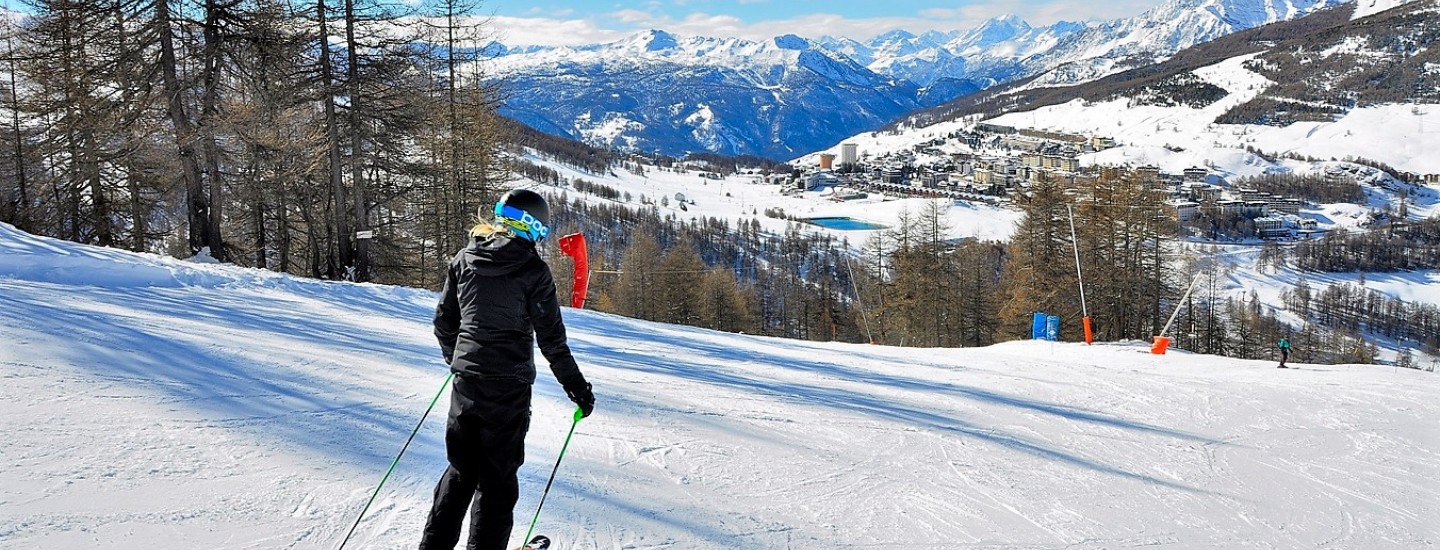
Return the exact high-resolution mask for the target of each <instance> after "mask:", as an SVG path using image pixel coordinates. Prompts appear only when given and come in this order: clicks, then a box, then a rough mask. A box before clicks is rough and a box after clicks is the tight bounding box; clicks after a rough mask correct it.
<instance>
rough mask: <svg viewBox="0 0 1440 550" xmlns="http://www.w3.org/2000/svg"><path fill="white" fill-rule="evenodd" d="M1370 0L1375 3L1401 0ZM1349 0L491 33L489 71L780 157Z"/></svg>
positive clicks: (530, 88) (541, 99) (542, 96)
mask: <svg viewBox="0 0 1440 550" xmlns="http://www.w3.org/2000/svg"><path fill="white" fill-rule="evenodd" d="M1361 1H1362V2H1367V4H1366V5H1365V6H1359V7H1358V9H1357V12H1365V13H1369V12H1373V11H1376V10H1379V9H1383V8H1385V7H1387V6H1389V5H1391V4H1395V3H1403V2H1404V0H1361ZM1342 3H1343V1H1342V0H1168V1H1167V2H1165V3H1164V4H1161V5H1159V6H1157V7H1155V8H1154V9H1151V10H1149V11H1147V12H1145V13H1143V14H1140V15H1139V16H1136V17H1134V18H1128V19H1119V20H1113V21H1104V22H1090V23H1078V22H1068V21H1061V22H1057V23H1055V24H1052V25H1046V26H1040V27H1035V26H1032V25H1030V24H1029V23H1027V22H1025V21H1023V20H1021V19H1019V18H1017V17H1014V16H1005V17H999V18H995V19H992V20H989V21H986V22H985V23H984V24H982V25H980V26H979V27H976V28H974V29H967V30H955V31H951V32H927V33H924V34H919V35H916V34H914V33H910V32H906V31H903V30H897V31H892V32H888V33H885V34H882V35H879V36H876V37H874V38H871V39H868V40H864V41H861V40H855V39H851V38H837V37H829V36H826V37H819V38H815V39H808V38H802V37H798V36H793V35H787V36H781V37H777V38H774V39H772V40H768V41H762V42H755V41H748V40H742V39H735V38H726V39H722V38H708V37H699V36H687V37H681V36H675V35H672V34H669V33H666V32H664V31H659V30H651V31H645V32H642V33H638V34H635V35H632V36H630V37H628V38H626V39H624V40H620V41H617V42H611V43H606V44H593V45H587V46H578V47H525V48H515V49H510V48H506V47H504V46H502V45H494V46H493V47H492V50H491V51H493V52H495V53H496V57H495V58H494V59H493V60H492V61H491V62H490V66H489V67H488V70H489V72H490V74H492V75H493V76H494V77H495V78H497V79H499V80H501V81H503V82H504V84H505V88H506V90H507V101H506V105H505V108H504V111H505V112H506V113H507V114H510V115H512V116H514V117H515V118H517V119H519V120H521V121H523V122H525V123H527V124H530V125H532V126H534V127H536V128H539V129H541V130H544V131H547V132H551V133H554V134H558V135H565V136H569V137H573V138H576V139H581V140H584V141H587V142H590V143H595V144H603V145H609V146H615V147H618V148H622V149H632V150H640V151H658V152H663V153H666V154H672V155H681V154H684V153H686V152H690V151H710V152H717V153H722V154H753V155H761V156H766V157H770V158H776V159H785V158H792V157H794V156H798V155H799V154H803V153H807V152H810V151H814V150H817V149H819V148H822V147H826V146H829V145H831V144H833V143H835V142H836V141H838V140H839V139H841V138H843V137H845V136H849V135H853V134H856V133H859V132H862V131H866V130H870V129H874V128H877V127H879V126H882V125H884V124H885V123H888V122H890V121H892V120H894V119H896V118H898V117H899V116H900V115H902V114H904V113H907V112H909V111H912V110H915V109H919V108H923V107H929V106H934V105H939V104H941V103H944V102H946V101H949V100H951V99H954V98H956V97H960V96H963V95H967V94H970V93H973V92H975V91H978V90H981V89H984V88H987V87H990V86H994V85H997V84H1004V83H1008V82H1013V81H1016V80H1020V79H1025V78H1030V77H1036V76H1038V77H1039V78H1038V80H1037V82H1042V83H1051V84H1055V83H1076V82H1082V81H1087V80H1092V79H1095V78H1099V77H1101V76H1104V75H1107V74H1112V73H1115V72H1118V71H1121V70H1124V69H1128V68H1133V67H1136V66H1141V65H1147V64H1151V63H1155V62H1158V61H1160V60H1163V59H1165V58H1167V57H1168V56H1170V55H1172V54H1174V53H1175V52H1177V51H1180V50H1182V49H1184V48H1187V47H1190V46H1193V45H1195V44H1199V43H1202V42H1205V41H1208V40H1212V39H1214V38H1217V37H1220V36H1224V35H1226V34H1230V33H1233V32H1235V31H1239V30H1244V29H1247V28H1252V27H1256V26H1259V25H1264V24H1267V23H1271V22H1276V21H1283V20H1289V19H1294V18H1298V17H1302V16H1304V15H1307V14H1310V13H1314V12H1315V11H1318V10H1322V9H1325V8H1331V7H1335V6H1338V5H1340V4H1342Z"/></svg>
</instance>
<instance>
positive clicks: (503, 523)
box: [420, 375, 530, 550]
mask: <svg viewBox="0 0 1440 550" xmlns="http://www.w3.org/2000/svg"><path fill="white" fill-rule="evenodd" d="M450 394H451V397H450V417H449V421H448V422H447V423H446V428H445V454H446V456H447V457H448V458H449V461H450V465H449V467H447V468H446V469H445V474H444V475H442V476H441V477H440V483H438V484H437V485H436V486H435V504H434V506H433V507H432V508H431V510H430V517H429V519H428V520H427V521H426V522H425V532H424V535H423V537H422V538H421V539H420V550H442V549H443V550H451V549H453V548H455V545H456V544H457V543H458V542H460V529H461V526H462V524H463V523H464V520H465V512H466V510H467V509H468V510H469V511H470V538H469V541H468V542H467V544H466V546H465V547H466V548H467V549H468V550H505V546H506V543H507V542H509V539H510V530H511V528H512V527H513V526H514V523H515V502H516V501H517V500H519V498H520V484H519V481H518V479H517V474H516V473H517V472H518V471H519V469H520V465H521V464H523V463H524V462H525V433H526V432H527V431H528V430H529V429H530V384H529V383H527V382H524V381H521V380H509V379H501V380H494V379H486V380H476V379H471V378H468V377H462V375H457V376H456V377H455V384H454V385H453V386H452V387H451V392H450Z"/></svg>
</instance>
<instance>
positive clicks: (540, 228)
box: [495, 204, 550, 243]
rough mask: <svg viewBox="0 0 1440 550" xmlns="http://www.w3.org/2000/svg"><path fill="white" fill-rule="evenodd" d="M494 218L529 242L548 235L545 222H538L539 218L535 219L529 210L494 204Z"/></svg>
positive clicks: (539, 239)
mask: <svg viewBox="0 0 1440 550" xmlns="http://www.w3.org/2000/svg"><path fill="white" fill-rule="evenodd" d="M495 219H496V220H497V221H499V222H500V223H502V224H505V226H506V227H509V228H510V229H512V230H514V231H515V234H517V235H520V236H521V237H524V238H525V239H526V240H528V241H530V242H536V243H538V242H540V241H543V240H545V237H549V236H550V228H548V227H545V224H543V223H540V220H537V219H535V216H531V215H530V213H529V212H526V211H524V210H521V209H519V208H515V207H514V206H506V205H503V204H497V205H495Z"/></svg>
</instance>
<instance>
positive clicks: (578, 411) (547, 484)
mask: <svg viewBox="0 0 1440 550" xmlns="http://www.w3.org/2000/svg"><path fill="white" fill-rule="evenodd" d="M584 417H585V411H584V410H583V409H580V408H576V409H575V420H574V421H573V422H571V423H570V433H569V434H566V435H565V444H564V445H561V446H560V456H558V457H555V467H554V468H553V469H551V470H550V481H546V482H545V490H544V491H541V492H540V504H538V505H536V506H535V516H534V517H532V518H530V530H529V531H526V532H525V538H523V539H520V540H522V541H526V540H530V536H531V535H534V534H535V522H537V521H539V520H540V509H541V508H543V507H545V495H548V494H550V484H552V483H555V472H558V471H560V460H562V459H564V458H565V449H566V448H568V447H570V437H571V436H573V435H575V426H579V425H580V419H581V418H584Z"/></svg>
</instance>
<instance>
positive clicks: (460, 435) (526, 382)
mask: <svg viewBox="0 0 1440 550" xmlns="http://www.w3.org/2000/svg"><path fill="white" fill-rule="evenodd" d="M549 222H550V208H549V206H547V205H546V204H545V199H544V198H543V197H541V196H540V195H538V194H536V193H535V192H533V191H529V190H525V189H516V190H512V191H510V192H508V193H506V194H505V196H503V197H501V198H500V201H499V202H497V203H495V221H494V223H489V222H485V221H482V222H480V223H479V224H477V225H476V226H475V227H474V228H473V229H471V231H470V233H471V235H472V236H473V237H474V241H473V242H472V243H471V244H470V245H469V246H468V247H466V248H465V249H464V250H461V251H460V252H459V253H458V254H456V255H455V258H454V259H453V260H451V262H450V269H449V271H448V272H447V273H446V275H445V283H444V286H443V287H442V290H441V295H440V303H439V305H438V306H436V308H435V336H436V338H438V339H439V340H440V349H441V351H442V352H443V354H444V356H445V361H446V362H447V363H449V365H450V370H451V371H454V373H455V382H454V384H453V385H452V387H451V401H450V416H449V422H448V423H447V425H446V429H445V454H446V456H447V458H448V459H449V462H450V465H449V467H448V468H446V469H445V474H444V475H443V476H441V478H440V483H439V484H437V485H436V486H435V504H434V506H433V508H432V509H431V511H430V516H429V518H428V519H427V521H426V523H425V531H424V534H423V536H422V538H421V540H420V549H421V550H427V549H428V550H434V549H442V548H443V549H445V550H450V549H452V548H454V547H455V544H456V543H458V542H459V540H460V526H461V523H462V522H463V521H464V519H465V511H466V509H470V538H469V542H468V544H467V546H466V548H468V549H469V550H505V545H506V543H507V542H508V540H509V538H510V529H511V527H512V526H513V525H514V510H515V502H516V501H517V500H519V497H520V486H519V481H518V479H517V476H516V472H517V471H518V470H519V469H520V465H521V464H522V463H523V462H524V461H525V433H526V431H528V430H529V428H530V395H531V385H532V384H534V382H535V362H534V347H535V339H533V338H538V341H539V347H540V352H541V353H543V354H544V355H545V359H546V360H548V361H549V362H550V370H551V372H553V373H554V374H555V378H556V380H558V381H559V382H560V385H561V386H562V387H564V388H565V393H566V395H567V396H569V397H570V399H571V400H572V401H574V402H575V404H577V405H579V407H580V410H581V414H582V415H584V416H589V415H590V413H591V411H593V410H594V408H595V395H594V394H593V393H592V392H591V389H590V384H589V383H587V382H586V381H585V377H584V376H583V375H582V374H581V373H580V367H579V365H577V364H576V363H575V358H574V357H572V356H571V354H570V347H569V345H568V344H567V343H566V340H565V324H564V322H563V321H562V320H561V318H560V304H559V301H558V300H557V299H556V297H555V280H554V279H553V278H552V276H551V274H550V267H549V266H548V265H546V264H545V261H544V260H542V259H541V258H540V255H539V254H538V253H537V252H536V250H535V247H536V245H537V243H539V242H541V241H543V240H545V237H546V236H547V235H549V228H548V227H547V224H549ZM532 335H533V338H532Z"/></svg>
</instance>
